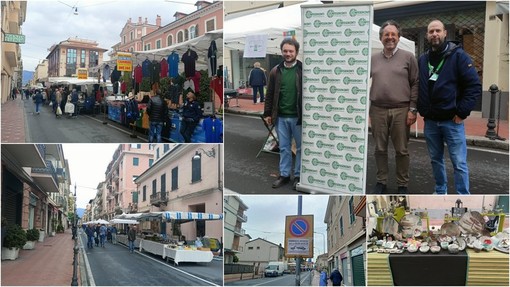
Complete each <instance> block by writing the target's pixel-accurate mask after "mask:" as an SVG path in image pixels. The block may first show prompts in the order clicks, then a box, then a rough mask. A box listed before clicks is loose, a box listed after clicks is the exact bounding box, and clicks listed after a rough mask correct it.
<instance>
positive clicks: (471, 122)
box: [225, 97, 509, 150]
mask: <svg viewBox="0 0 510 287" xmlns="http://www.w3.org/2000/svg"><path fill="white" fill-rule="evenodd" d="M237 103H238V104H239V107H235V105H236V104H237ZM263 111H264V103H257V104H256V105H255V104H253V100H251V99H249V98H244V97H240V98H239V99H238V100H237V102H236V99H231V100H230V107H228V108H226V109H225V112H226V113H228V112H230V113H239V114H251V115H260V114H262V113H263ZM417 122H418V128H417V129H416V125H413V126H412V127H411V135H413V136H414V135H415V134H416V131H417V132H418V137H422V136H423V118H422V117H420V116H418V121H417ZM487 122H488V119H486V118H482V117H481V113H480V112H473V113H472V115H471V116H469V117H468V118H467V119H466V121H465V128H466V137H467V138H468V139H469V141H468V144H471V145H480V146H488V147H494V148H499V149H505V150H508V134H509V129H508V128H509V126H508V121H507V120H501V121H500V122H499V132H498V134H499V136H500V137H502V138H505V139H506V140H505V141H499V140H496V141H495V140H490V139H488V138H486V137H485V133H486V131H487ZM261 124H262V123H261ZM496 124H497V121H496ZM226 126H228V123H227V124H226Z"/></svg>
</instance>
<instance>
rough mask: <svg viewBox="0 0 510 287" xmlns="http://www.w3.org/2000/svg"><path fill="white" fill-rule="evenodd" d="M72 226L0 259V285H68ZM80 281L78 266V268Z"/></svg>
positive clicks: (71, 255) (71, 257)
mask: <svg viewBox="0 0 510 287" xmlns="http://www.w3.org/2000/svg"><path fill="white" fill-rule="evenodd" d="M73 247H74V240H72V235H71V230H70V229H69V230H67V231H66V232H64V233H58V234H56V236H54V237H46V238H45V239H44V242H37V243H36V246H35V249H33V250H20V251H19V257H18V259H16V260H14V261H11V260H4V261H2V266H1V267H2V277H1V285H2V286H69V285H70V284H71V280H72V278H73ZM77 274H78V284H79V285H81V284H80V273H79V268H78V270H77Z"/></svg>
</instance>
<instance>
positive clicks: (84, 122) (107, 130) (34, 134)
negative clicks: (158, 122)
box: [24, 101, 146, 143]
mask: <svg viewBox="0 0 510 287" xmlns="http://www.w3.org/2000/svg"><path fill="white" fill-rule="evenodd" d="M24 104H25V113H26V129H27V130H26V135H27V142H33V143H143V142H146V140H144V139H143V135H142V134H140V133H139V136H142V137H139V138H131V137H130V134H131V133H130V131H129V130H128V129H127V128H125V127H123V126H121V125H119V124H117V123H115V122H113V121H111V120H108V116H106V118H105V116H104V115H96V117H92V116H89V115H79V116H78V117H77V118H67V117H66V116H63V117H61V118H59V119H57V118H56V117H55V115H54V114H53V112H52V110H51V107H50V106H42V107H41V113H40V114H39V115H36V114H34V111H35V105H34V103H33V102H32V101H24ZM103 122H107V123H108V124H103Z"/></svg>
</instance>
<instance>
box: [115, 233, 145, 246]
mask: <svg viewBox="0 0 510 287" xmlns="http://www.w3.org/2000/svg"><path fill="white" fill-rule="evenodd" d="M117 242H118V243H121V244H124V245H126V246H129V242H128V237H127V235H124V234H117ZM139 247H140V239H139V238H137V239H135V248H139Z"/></svg>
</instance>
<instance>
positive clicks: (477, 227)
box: [459, 211, 485, 234]
mask: <svg viewBox="0 0 510 287" xmlns="http://www.w3.org/2000/svg"><path fill="white" fill-rule="evenodd" d="M484 224H485V221H484V220H483V216H482V215H481V214H480V212H477V211H470V212H466V213H464V215H462V217H461V218H460V220H459V227H460V229H461V231H463V232H464V233H467V234H482V233H483V230H484Z"/></svg>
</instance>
